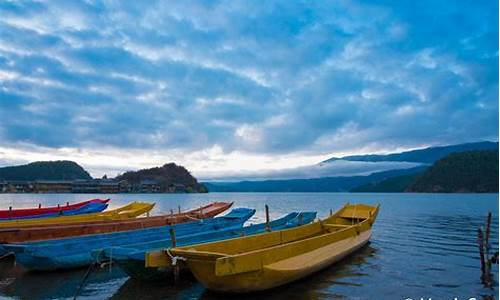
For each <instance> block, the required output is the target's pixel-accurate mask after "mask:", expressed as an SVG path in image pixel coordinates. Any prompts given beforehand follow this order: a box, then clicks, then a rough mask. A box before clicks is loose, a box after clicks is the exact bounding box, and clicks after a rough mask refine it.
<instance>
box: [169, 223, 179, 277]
mask: <svg viewBox="0 0 500 300" xmlns="http://www.w3.org/2000/svg"><path fill="white" fill-rule="evenodd" d="M169 231H170V241H171V242H172V248H175V247H177V240H176V239H175V230H174V229H173V228H172V227H170V230H169ZM174 259H175V258H174ZM172 264H174V265H173V271H174V282H175V284H177V283H178V282H179V265H177V263H175V262H172Z"/></svg>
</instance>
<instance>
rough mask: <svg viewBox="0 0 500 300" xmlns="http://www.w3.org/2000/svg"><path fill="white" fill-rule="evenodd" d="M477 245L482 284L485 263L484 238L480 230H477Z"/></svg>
mask: <svg viewBox="0 0 500 300" xmlns="http://www.w3.org/2000/svg"><path fill="white" fill-rule="evenodd" d="M477 245H478V247H479V259H480V261H481V279H482V280H483V282H484V274H485V261H484V236H483V231H482V230H481V228H479V229H478V230H477Z"/></svg>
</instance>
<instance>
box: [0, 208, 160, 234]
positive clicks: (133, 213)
mask: <svg viewBox="0 0 500 300" xmlns="http://www.w3.org/2000/svg"><path fill="white" fill-rule="evenodd" d="M153 207H154V203H153V204H151V203H144V202H132V203H130V204H127V205H125V206H122V207H119V208H117V209H113V210H108V211H104V212H99V213H91V214H83V215H76V216H58V217H49V218H37V219H20V220H8V221H6V220H3V221H0V228H13V227H15V228H18V227H23V226H32V225H35V226H40V225H53V224H67V223H75V222H92V221H107V220H126V219H131V218H135V217H138V216H140V215H142V214H145V213H148V212H149V211H150V210H152V209H153Z"/></svg>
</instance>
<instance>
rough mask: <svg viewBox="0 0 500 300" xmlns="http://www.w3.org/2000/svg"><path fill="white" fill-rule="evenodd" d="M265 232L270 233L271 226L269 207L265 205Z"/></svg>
mask: <svg viewBox="0 0 500 300" xmlns="http://www.w3.org/2000/svg"><path fill="white" fill-rule="evenodd" d="M266 231H271V225H270V224H269V206H267V204H266Z"/></svg>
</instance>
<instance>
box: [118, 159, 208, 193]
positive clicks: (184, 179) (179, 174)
mask: <svg viewBox="0 0 500 300" xmlns="http://www.w3.org/2000/svg"><path fill="white" fill-rule="evenodd" d="M116 179H118V180H127V181H128V182H129V183H130V184H140V183H141V181H151V180H153V181H156V182H158V184H159V185H160V191H161V192H168V191H172V190H176V191H184V192H187V193H191V192H194V193H204V192H207V189H206V188H205V186H203V185H202V184H200V183H198V181H197V180H196V178H194V177H193V176H192V175H191V173H189V171H188V170H186V168H184V167H183V166H178V165H176V164H174V163H168V164H165V165H163V166H162V167H156V168H150V169H143V170H139V171H128V172H125V173H124V174H122V175H119V176H117V177H116Z"/></svg>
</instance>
